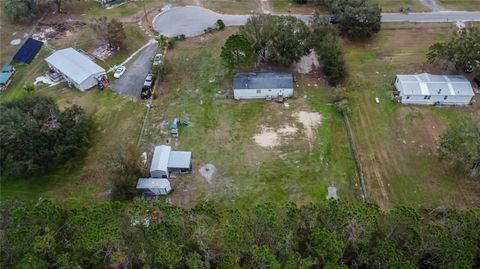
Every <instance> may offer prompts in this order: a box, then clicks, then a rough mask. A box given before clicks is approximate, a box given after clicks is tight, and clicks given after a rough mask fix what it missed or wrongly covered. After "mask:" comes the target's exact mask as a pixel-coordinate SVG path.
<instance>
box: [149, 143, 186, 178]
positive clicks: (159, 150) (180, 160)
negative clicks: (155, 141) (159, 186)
mask: <svg viewBox="0 0 480 269" xmlns="http://www.w3.org/2000/svg"><path fill="white" fill-rule="evenodd" d="M191 171H192V153H191V152H190V151H174V150H172V147H170V146H167V145H160V146H156V147H155V150H154V152H153V158H152V164H151V165H150V176H151V177H153V178H169V177H170V173H171V172H182V173H187V172H191Z"/></svg>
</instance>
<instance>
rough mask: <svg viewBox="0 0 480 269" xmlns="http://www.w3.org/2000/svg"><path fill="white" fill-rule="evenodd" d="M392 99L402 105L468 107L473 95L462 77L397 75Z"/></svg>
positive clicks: (471, 89)
mask: <svg viewBox="0 0 480 269" xmlns="http://www.w3.org/2000/svg"><path fill="white" fill-rule="evenodd" d="M395 88H396V89H397V91H396V92H395V93H394V98H395V99H396V100H398V101H399V102H400V103H402V104H418V105H469V104H470V103H471V102H472V99H473V97H474V96H475V93H474V91H473V88H472V85H471V84H470V81H468V80H467V79H466V78H465V77H463V76H450V75H432V74H428V73H422V74H415V75H397V76H396V78H395Z"/></svg>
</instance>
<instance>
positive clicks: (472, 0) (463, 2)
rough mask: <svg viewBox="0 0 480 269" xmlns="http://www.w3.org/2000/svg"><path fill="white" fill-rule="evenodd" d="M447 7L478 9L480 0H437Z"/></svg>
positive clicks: (479, 8)
mask: <svg viewBox="0 0 480 269" xmlns="http://www.w3.org/2000/svg"><path fill="white" fill-rule="evenodd" d="M438 2H439V3H440V4H441V5H442V6H443V7H444V8H447V9H453V10H480V0H438Z"/></svg>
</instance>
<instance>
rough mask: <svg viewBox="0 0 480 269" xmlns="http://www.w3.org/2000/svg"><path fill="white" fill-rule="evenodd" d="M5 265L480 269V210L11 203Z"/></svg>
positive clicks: (5, 224)
mask: <svg viewBox="0 0 480 269" xmlns="http://www.w3.org/2000/svg"><path fill="white" fill-rule="evenodd" d="M0 211H1V214H2V218H1V219H0V222H1V227H2V231H1V232H2V236H1V237H0V244H1V248H0V251H1V256H2V259H1V267H2V268H229V269H230V268H295V269H301V268H338V269H340V268H345V269H346V268H362V269H363V268H364V269H367V268H372V269H373V268H378V269H386V268H398V269H408V268H465V269H466V268H478V267H479V266H480V229H478V227H479V225H480V210H479V209H478V208H475V209H469V210H465V211H457V210H453V209H445V208H435V209H428V210H427V209H425V210H416V209H413V208H409V207H397V208H395V209H393V210H391V211H390V212H383V211H381V210H380V209H379V208H378V207H377V206H376V205H373V204H368V203H351V202H346V201H330V202H328V203H326V204H309V205H305V206H300V207H299V206H296V205H295V204H291V203H290V204H286V205H273V204H259V205H255V206H252V207H251V208H248V209H223V208H220V207H219V206H218V205H216V204H213V203H205V204H201V205H198V206H196V207H194V208H191V209H182V208H178V207H175V206H172V205H169V204H166V203H164V202H155V201H143V200H135V201H133V202H130V203H119V202H106V203H100V204H95V205H91V206H86V207H78V208H72V209H65V208H62V207H60V206H59V205H57V204H55V203H53V202H51V201H48V200H39V201H36V202H18V201H17V202H5V203H2V205H1V206H0Z"/></svg>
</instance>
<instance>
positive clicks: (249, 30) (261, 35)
mask: <svg viewBox="0 0 480 269" xmlns="http://www.w3.org/2000/svg"><path fill="white" fill-rule="evenodd" d="M312 49H313V50H315V52H316V53H317V54H318V58H319V61H320V62H321V63H322V69H323V71H324V73H325V74H326V76H327V77H328V80H329V82H330V84H332V85H337V84H338V83H341V82H342V81H343V80H344V79H345V77H346V74H347V72H346V65H345V61H344V59H343V51H342V48H341V44H340V40H339V39H338V37H337V35H336V30H335V28H334V27H333V26H332V25H331V24H329V23H328V21H327V20H326V18H322V17H321V16H320V15H319V14H318V13H317V14H315V15H314V16H312V19H311V22H310V27H308V26H307V25H306V24H305V23H304V22H303V21H301V20H300V19H298V18H296V17H293V16H274V15H268V14H259V15H253V16H251V17H250V18H249V19H248V20H247V23H246V24H245V25H244V26H242V27H241V28H240V32H239V33H237V34H233V35H231V36H230V37H229V38H228V39H227V40H226V42H225V45H224V46H223V47H222V51H221V57H222V59H223V61H224V63H225V65H226V66H227V67H228V68H229V69H231V70H236V69H242V68H248V67H251V66H252V65H253V64H254V63H256V62H258V61H260V62H265V63H275V64H280V65H284V66H289V65H291V64H292V63H295V62H297V61H298V60H300V58H301V57H302V56H305V55H308V54H309V53H310V52H311V50H312Z"/></svg>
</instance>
